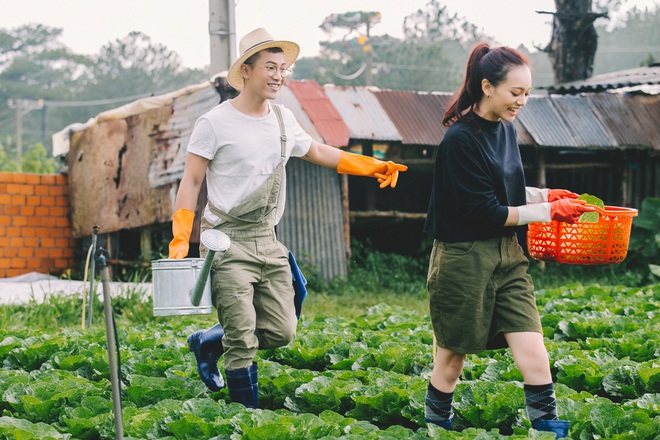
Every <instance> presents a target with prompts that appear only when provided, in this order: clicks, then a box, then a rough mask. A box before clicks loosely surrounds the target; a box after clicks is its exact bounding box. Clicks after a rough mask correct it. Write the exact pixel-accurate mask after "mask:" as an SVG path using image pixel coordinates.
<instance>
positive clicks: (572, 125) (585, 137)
mask: <svg viewBox="0 0 660 440" xmlns="http://www.w3.org/2000/svg"><path fill="white" fill-rule="evenodd" d="M552 103H553V105H554V106H555V108H556V109H557V111H558V113H559V115H560V116H561V118H562V119H563V121H564V124H565V125H566V126H567V127H568V129H569V131H570V132H571V134H572V135H573V139H574V144H573V145H572V146H576V147H586V148H602V147H618V144H617V142H616V140H615V139H614V136H612V135H611V134H610V132H609V130H607V129H606V128H605V127H604V126H603V125H602V124H601V123H600V121H599V118H598V117H596V113H597V110H596V109H595V108H594V107H593V106H592V105H591V101H590V100H589V99H585V97H581V96H574V95H566V96H557V97H554V98H553V99H552Z"/></svg>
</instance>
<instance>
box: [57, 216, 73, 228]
mask: <svg viewBox="0 0 660 440" xmlns="http://www.w3.org/2000/svg"><path fill="white" fill-rule="evenodd" d="M55 225H57V226H59V227H61V228H68V227H69V226H71V223H69V219H68V218H66V217H58V218H56V219H55Z"/></svg>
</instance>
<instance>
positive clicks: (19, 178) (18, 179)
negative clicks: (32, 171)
mask: <svg viewBox="0 0 660 440" xmlns="http://www.w3.org/2000/svg"><path fill="white" fill-rule="evenodd" d="M11 181H12V182H14V183H25V182H27V174H23V173H12V176H11Z"/></svg>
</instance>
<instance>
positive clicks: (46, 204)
mask: <svg viewBox="0 0 660 440" xmlns="http://www.w3.org/2000/svg"><path fill="white" fill-rule="evenodd" d="M68 192H69V187H68V182H67V178H66V176H64V175H61V174H58V175H52V174H23V173H2V172H0V278H7V277H14V276H17V275H21V274H24V273H28V272H41V273H49V274H52V275H60V274H61V273H63V272H64V271H65V270H66V269H68V268H71V267H73V265H74V264H75V263H74V259H73V253H74V248H75V240H74V239H73V238H72V235H71V222H70V220H69V197H68Z"/></svg>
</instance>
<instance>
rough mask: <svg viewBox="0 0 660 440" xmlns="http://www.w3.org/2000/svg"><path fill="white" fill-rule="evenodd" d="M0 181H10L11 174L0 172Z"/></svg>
mask: <svg viewBox="0 0 660 440" xmlns="http://www.w3.org/2000/svg"><path fill="white" fill-rule="evenodd" d="M0 182H3V183H6V182H11V174H10V173H0Z"/></svg>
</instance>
